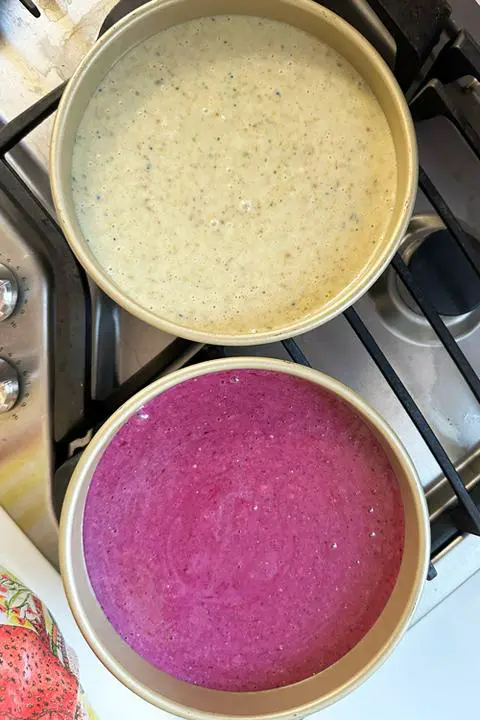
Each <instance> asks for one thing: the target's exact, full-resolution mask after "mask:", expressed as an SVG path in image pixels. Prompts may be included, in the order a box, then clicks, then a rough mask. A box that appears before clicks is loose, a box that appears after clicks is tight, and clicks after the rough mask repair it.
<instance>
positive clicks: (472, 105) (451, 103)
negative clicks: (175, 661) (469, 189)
mask: <svg viewBox="0 0 480 720" xmlns="http://www.w3.org/2000/svg"><path fill="white" fill-rule="evenodd" d="M24 4H25V5H26V6H29V9H30V10H31V11H32V12H33V13H34V14H35V12H34V10H33V8H34V6H33V3H31V2H28V1H27V0H25V2H24ZM132 4H135V5H138V4H140V3H139V2H135V0H123V3H120V4H119V6H118V7H117V8H116V9H114V11H112V13H111V14H110V15H109V16H108V18H107V20H106V22H105V23H104V25H103V26H102V31H104V30H105V29H107V26H108V25H109V24H111V22H112V21H113V20H118V19H119V17H120V16H121V15H122V14H124V13H125V11H128V10H130V9H132ZM326 4H327V5H328V6H329V7H331V9H332V10H334V11H335V10H336V11H337V12H338V8H337V7H336V5H337V4H338V3H337V2H336V0H328V1H327V3H326ZM370 4H371V6H372V8H373V9H374V11H375V12H376V13H377V14H378V15H379V17H380V19H381V20H382V21H383V22H384V23H385V26H386V27H387V29H388V30H389V32H390V33H391V34H392V36H393V38H394V40H395V42H396V46H397V56H396V64H395V73H396V76H397V78H398V80H399V82H400V84H401V86H402V88H403V89H404V91H405V92H407V91H408V89H409V87H410V86H411V84H412V83H415V81H416V79H418V78H419V77H423V75H424V73H423V68H424V66H425V63H426V61H427V59H428V58H429V56H430V55H431V53H432V50H433V49H434V47H435V45H436V44H437V42H438V40H439V37H440V34H441V32H442V30H445V31H447V32H448V33H449V35H450V36H452V35H453V37H451V39H450V40H449V41H448V42H447V43H446V44H445V45H444V47H443V49H442V50H441V51H440V53H439V54H438V57H437V59H436V60H435V61H434V62H433V64H432V65H431V67H430V69H429V70H428V74H427V78H426V80H425V82H424V83H423V84H422V85H421V88H420V91H419V92H417V94H416V95H415V98H414V99H413V101H412V102H411V105H410V107H411V110H412V114H413V117H414V119H417V120H424V119H429V118H432V117H436V116H439V115H443V116H446V117H447V118H448V119H449V120H450V121H451V122H453V123H454V125H455V126H456V127H457V129H458V130H459V132H460V133H461V134H462V135H463V137H464V138H465V139H466V140H467V142H468V143H469V145H470V147H471V148H472V150H473V151H474V152H475V154H476V155H477V157H479V158H480V142H479V136H480V114H479V108H478V105H477V103H476V101H475V98H474V97H471V95H473V94H474V93H475V92H476V91H477V85H480V84H479V76H480V48H479V47H478V45H477V44H476V43H475V42H474V40H473V39H472V38H471V37H470V36H469V34H468V33H467V32H465V31H460V32H458V31H456V28H455V25H454V24H453V23H451V22H449V16H450V8H449V6H448V4H447V3H445V2H437V0H416V1H414V2H411V3H405V2H401V3H399V2H398V1H397V0H371V2H370ZM340 6H341V4H340ZM347 19H350V18H347ZM447 23H448V24H447ZM465 77H467V81H466V82H465V81H463V80H462V79H464V78H465ZM458 81H461V82H460V84H458ZM454 82H457V85H453V84H452V83H454ZM417 84H418V80H417ZM64 87H65V86H64V85H62V86H60V87H58V88H56V89H55V90H53V91H52V92H51V93H49V94H48V95H47V96H45V97H44V98H43V99H42V100H40V101H39V102H37V103H35V104H34V105H32V106H31V107H30V108H28V109H27V110H26V111H25V112H24V113H22V114H21V115H19V116H18V117H17V118H15V119H14V120H12V121H11V122H10V123H8V124H7V125H6V126H5V127H4V128H3V129H2V130H1V131H0V157H1V158H2V160H3V162H4V163H5V162H6V161H5V159H4V156H5V154H6V153H7V152H9V151H10V150H11V149H12V148H13V147H14V146H15V145H16V144H17V143H18V142H20V141H21V140H22V139H23V138H24V137H25V136H26V135H27V134H28V133H29V132H30V131H31V130H33V129H34V128H35V127H36V126H37V125H38V124H40V123H41V122H42V121H43V120H44V119H45V118H46V117H48V116H49V115H50V114H51V113H53V112H54V111H55V110H56V108H57V106H58V103H59V101H60V98H61V95H62V92H63V89H64ZM10 172H11V173H12V177H14V178H15V182H16V183H18V182H21V181H20V180H19V178H18V176H16V174H15V173H14V171H13V170H12V169H11V168H10ZM419 184H420V188H421V189H422V190H423V192H424V194H425V195H426V197H427V198H428V200H429V201H430V202H431V204H432V205H433V207H434V208H435V210H436V211H437V213H438V215H439V216H440V218H441V219H442V220H443V222H444V223H445V226H446V228H447V229H448V230H449V231H450V234H451V236H452V237H453V238H454V240H455V241H456V242H457V243H458V245H459V247H460V248H461V249H462V251H463V252H464V253H465V255H466V257H467V259H468V261H469V262H470V263H471V265H472V267H473V268H474V270H475V272H476V273H477V275H480V270H479V268H478V266H477V264H476V258H475V257H474V255H473V253H472V252H471V244H470V243H469V242H468V237H467V236H466V235H465V232H464V230H463V229H462V227H461V225H460V223H459V222H458V220H457V219H456V218H455V216H454V214H453V213H452V211H451V209H450V208H449V206H448V203H446V202H445V200H444V198H442V196H441V194H440V192H439V191H438V190H437V188H436V187H435V184H434V182H433V181H432V179H431V178H430V177H429V176H428V175H427V173H426V172H425V171H424V169H422V168H420V174H419ZM32 199H33V198H32ZM392 267H393V268H394V269H395V271H396V273H397V274H398V275H399V277H400V278H401V280H402V282H403V283H404V284H405V286H406V287H407V289H408V290H409V292H410V293H411V295H412V297H413V298H414V299H415V302H416V303H417V305H418V307H419V308H420V310H421V311H422V312H423V314H424V316H425V318H426V319H427V320H428V321H429V323H430V325H431V326H432V328H433V330H434V331H435V333H436V334H437V335H438V337H439V339H440V340H441V342H442V344H443V346H444V347H445V350H446V351H447V352H448V354H449V355H450V357H451V358H452V360H453V362H454V363H455V365H456V367H457V369H458V371H459V372H460V373H461V375H462V376H463V378H464V380H465V382H466V383H467V385H468V386H469V388H470V390H471V391H472V393H473V394H474V396H475V398H476V399H477V400H478V401H479V402H480V379H479V378H478V376H477V375H476V373H475V372H474V370H473V368H472V367H471V365H470V363H469V362H468V360H467V358H466V357H465V355H464V354H463V352H462V351H461V349H460V347H459V346H458V344H457V343H456V341H455V340H454V338H453V337H452V335H451V333H450V331H449V330H448V328H447V327H446V326H445V324H444V322H443V320H442V318H441V317H440V315H439V314H438V312H437V311H436V310H435V308H434V307H433V305H432V303H431V302H430V300H429V299H428V298H427V297H426V293H425V291H424V288H423V287H422V285H421V284H420V283H419V282H418V281H417V280H416V279H415V278H414V277H413V275H412V273H411V272H410V270H409V268H408V266H407V265H406V264H405V262H404V261H403V259H402V258H401V257H400V255H398V254H397V255H396V256H395V257H394V259H393V260H392ZM79 271H80V272H81V273H83V270H81V268H80V269H79ZM479 282H480V279H479ZM344 317H345V318H346V320H347V322H348V323H349V324H350V326H351V328H352V330H353V331H354V332H355V334H356V335H357V336H358V338H359V339H360V340H361V342H362V343H363V345H364V347H365V348H366V350H367V351H368V353H369V354H370V356H371V357H372V359H373V361H374V362H375V364H376V365H377V367H378V369H379V370H380V372H381V373H382V375H383V377H384V378H385V379H386V381H387V383H388V384H389V386H390V388H391V389H392V390H393V392H394V393H395V395H396V396H397V398H398V399H399V401H400V402H401V404H402V406H403V407H404V409H405V411H406V412H407V414H408V415H409V417H410V418H411V420H412V422H413V423H414V425H415V426H416V428H417V430H418V431H419V433H420V435H421V436H422V438H423V440H424V441H425V443H426V445H427V446H428V448H429V449H430V451H431V452H432V454H433V456H434V457H435V459H436V461H437V462H438V464H439V466H440V467H441V469H442V471H443V473H444V475H445V477H446V478H447V479H448V481H449V482H450V484H451V486H452V488H453V490H454V492H455V494H456V496H457V498H458V503H457V505H456V507H455V508H454V509H453V510H447V511H445V512H444V513H442V514H441V515H440V516H438V517H437V518H436V519H435V520H434V521H433V522H432V523H431V534H432V557H434V556H435V555H436V554H437V553H438V552H439V551H440V550H441V549H442V548H443V547H445V546H447V545H448V543H449V542H451V541H452V539H454V538H455V537H456V536H458V535H460V534H462V533H473V534H475V535H479V536H480V510H479V507H480V488H479V487H477V488H474V490H473V491H472V492H471V493H469V492H468V491H467V489H466V488H465V485H464V483H463V482H462V479H461V477H460V475H459V473H458V472H457V470H456V469H455V467H454V465H453V463H452V462H451V460H450V459H449V457H448V455H447V453H446V452H445V450H444V448H443V447H442V445H441V443H440V442H439V440H438V438H437V437H436V435H435V433H434V432H433V430H432V428H431V427H430V426H429V424H428V422H427V421H426V419H425V417H424V416H423V414H422V413H421V411H420V410H419V408H418V406H417V405H416V403H415V401H414V400H413V398H412V397H411V395H410V393H409V392H408V390H407V388H406V387H405V385H404V384H403V382H402V381H401V380H400V378H399V377H398V375H397V374H396V372H395V370H394V369H393V367H392V366H391V364H390V363H389V361H388V360H387V358H386V357H385V355H384V353H383V352H382V350H381V348H380V347H379V345H378V344H377V342H376V340H375V338H374V337H373V336H372V334H371V333H370V331H369V330H368V328H367V327H366V326H365V325H364V323H363V322H362V320H361V319H360V317H359V315H358V314H357V313H356V311H355V310H354V309H353V308H349V309H348V310H346V311H345V313H344ZM173 345H174V346H175V348H174V349H175V351H176V352H177V354H178V355H179V356H182V355H184V356H185V357H187V356H188V355H189V351H190V350H191V349H192V346H193V345H194V344H193V343H190V342H188V341H186V340H181V339H178V340H176V341H175V342H174V343H173ZM283 345H284V347H285V349H286V350H287V352H288V354H289V355H290V357H291V359H292V360H293V361H294V362H297V363H301V364H303V365H307V366H309V365H310V363H309V360H308V358H307V357H306V356H305V355H304V353H303V352H302V350H301V349H300V347H299V346H298V344H297V343H296V342H295V340H293V339H289V340H285V341H283ZM224 354H225V353H224V350H223V348H221V347H214V346H205V347H204V348H203V349H202V350H201V351H200V352H198V353H197V354H196V355H195V358H194V360H193V362H197V361H198V360H199V359H206V358H212V357H219V356H222V355H224ZM190 355H191V353H190ZM188 362H192V360H189V361H188ZM161 372H165V357H164V354H163V353H162V354H161V355H159V356H157V357H156V358H153V360H151V361H150V362H149V363H148V364H147V365H146V366H145V367H143V368H142V369H141V370H139V371H138V372H137V373H135V375H133V376H132V377H131V378H130V379H129V380H128V381H126V382H125V383H124V384H122V385H121V386H120V387H119V388H117V389H116V390H115V391H114V392H113V393H112V394H111V396H110V397H109V398H107V399H106V400H104V401H102V402H97V401H91V403H90V407H89V408H88V409H87V412H86V415H85V417H84V419H83V421H82V423H81V426H78V427H76V428H75V431H74V432H72V433H70V434H69V436H68V437H65V438H63V440H62V441H61V442H60V443H58V445H57V466H58V465H60V464H61V463H62V462H64V461H65V460H66V459H67V457H68V454H67V448H68V444H69V443H70V441H71V440H72V439H75V438H79V437H83V436H85V435H86V433H87V432H88V431H89V430H91V428H92V427H95V426H98V425H99V424H101V423H102V422H103V421H104V420H105V419H106V418H107V417H108V416H109V415H110V414H111V413H112V412H113V411H114V410H115V409H117V408H118V407H119V406H120V405H121V404H122V403H123V402H125V400H126V399H127V398H129V397H130V396H131V395H132V394H134V393H135V392H137V391H138V390H140V389H141V388H142V387H144V386H145V385H146V384H147V383H149V382H151V381H152V380H154V379H155V378H156V377H158V375H159V374H160V373H161ZM435 575H436V571H435V569H434V567H433V566H432V565H431V566H430V572H429V578H430V579H431V578H433V577H435Z"/></svg>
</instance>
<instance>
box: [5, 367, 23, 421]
mask: <svg viewBox="0 0 480 720" xmlns="http://www.w3.org/2000/svg"><path fill="white" fill-rule="evenodd" d="M19 394H20V383H19V380H18V374H17V371H16V370H15V368H14V367H13V365H10V363H9V362H7V361H6V360H4V359H3V358H0V414H1V413H6V412H8V411H9V410H11V409H12V408H13V406H14V405H15V403H16V402H17V400H18V396H19Z"/></svg>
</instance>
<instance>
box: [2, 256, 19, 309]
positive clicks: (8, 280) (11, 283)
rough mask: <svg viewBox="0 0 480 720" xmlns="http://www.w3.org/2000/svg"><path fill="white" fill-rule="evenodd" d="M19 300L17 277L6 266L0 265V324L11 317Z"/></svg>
mask: <svg viewBox="0 0 480 720" xmlns="http://www.w3.org/2000/svg"><path fill="white" fill-rule="evenodd" d="M17 300H18V285H17V280H16V278H15V275H14V274H13V273H12V271H11V270H9V269H8V267H7V266H6V265H0V322H1V321H2V320H6V319H7V318H8V317H10V315H11V314H12V313H13V311H14V310H15V306H16V304H17Z"/></svg>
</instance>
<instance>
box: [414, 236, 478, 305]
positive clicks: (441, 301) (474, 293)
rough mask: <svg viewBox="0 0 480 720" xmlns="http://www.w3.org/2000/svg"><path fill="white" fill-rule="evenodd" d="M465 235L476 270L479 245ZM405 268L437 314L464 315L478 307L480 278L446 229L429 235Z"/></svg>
mask: <svg viewBox="0 0 480 720" xmlns="http://www.w3.org/2000/svg"><path fill="white" fill-rule="evenodd" d="M466 236H467V239H468V241H469V245H470V249H471V252H472V254H473V255H474V256H476V257H477V258H478V266H479V267H480V245H479V242H478V240H476V239H475V238H474V237H473V236H472V235H470V234H466ZM409 268H410V271H411V273H412V275H413V276H414V278H415V280H416V281H417V282H418V283H419V284H420V285H421V287H422V288H423V290H424V292H425V295H426V297H427V298H428V299H429V300H430V302H431V304H432V305H433V307H434V308H435V310H436V311H437V312H438V313H440V315H446V316H449V317H454V316H456V315H464V314H465V313H468V312H471V311H472V310H474V309H475V308H476V307H478V305H480V279H479V277H478V275H477V273H476V272H475V270H474V269H473V267H472V266H471V264H470V262H469V261H468V260H467V258H466V257H465V255H464V253H463V252H462V250H461V249H460V247H459V246H458V244H457V243H456V242H455V239H454V238H453V237H452V236H451V235H450V233H449V231H448V230H446V229H445V230H437V231H436V232H433V233H431V234H430V235H429V236H428V237H427V238H426V239H425V240H424V241H423V243H422V244H421V245H420V247H418V248H417V250H416V251H415V252H414V253H413V255H412V257H411V259H410V264H409Z"/></svg>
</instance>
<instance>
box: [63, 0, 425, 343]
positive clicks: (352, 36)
mask: <svg viewBox="0 0 480 720" xmlns="http://www.w3.org/2000/svg"><path fill="white" fill-rule="evenodd" d="M226 14H229V15H235V14H238V15H251V16H257V17H259V16H260V17H264V18H268V19H270V20H277V21H283V22H285V23H288V24H290V25H292V26H293V27H296V28H299V29H301V30H304V31H306V32H308V33H310V34H311V35H314V36H316V37H317V38H318V39H319V40H321V41H323V42H324V43H325V44H327V45H329V46H330V47H332V48H333V49H335V50H336V51H338V52H339V53H340V54H341V55H342V56H343V57H345V58H346V59H347V60H348V61H349V62H350V63H351V64H352V65H353V66H354V68H355V69H356V70H357V71H358V72H359V74H360V75H361V76H362V77H363V78H364V79H365V80H366V82H367V83H368V85H369V86H370V88H371V89H372V91H373V92H374V94H375V96H376V98H377V100H378V102H379V103H380V106H381V108H382V110H383V112H384V114H385V116H386V118H387V121H388V124H389V126H390V130H391V133H392V137H393V142H394V146H395V152H396V161H397V192H396V197H395V204H394V209H393V212H392V216H391V218H390V222H389V225H388V227H387V230H386V232H385V233H384V235H383V237H382V238H379V239H378V241H377V243H376V245H375V250H374V251H373V253H372V255H371V257H370V259H369V261H368V263H367V265H366V267H365V268H364V270H363V271H362V272H361V273H360V274H359V276H358V277H357V278H356V279H355V280H354V281H353V282H350V283H349V284H348V285H347V286H346V287H343V288H342V289H341V290H340V291H339V292H338V293H337V294H336V295H335V296H334V297H332V298H330V299H329V300H328V302H327V301H326V300H323V301H321V303H320V304H319V306H318V307H317V308H316V309H315V310H314V311H312V312H310V313H309V314H308V315H307V316H305V315H303V316H300V317H298V319H296V320H295V321H294V322H291V321H288V322H285V323H284V324H283V326H282V325H281V326H279V327H277V328H274V329H272V330H265V331H258V332H252V331H248V332H243V333H232V334H225V333H223V334H221V333H215V332H213V331H212V332H210V331H209V332H206V331H203V330H198V329H196V328H192V327H188V326H187V325H181V324H179V323H178V322H177V321H175V320H173V319H172V318H169V317H164V316H161V315H160V314H157V313H156V312H154V311H152V310H149V309H147V308H146V307H144V306H143V305H141V304H139V303H138V302H137V301H136V300H135V299H134V298H132V297H130V296H129V295H127V293H126V292H124V290H123V289H122V287H121V286H120V285H119V284H116V283H115V282H114V281H113V280H112V278H110V277H109V275H108V273H107V272H106V271H105V270H104V269H103V268H102V266H101V265H100V263H99V262H98V261H97V259H96V258H95V256H94V254H93V253H92V251H91V250H90V248H89V246H88V243H87V242H86V239H85V237H84V235H83V233H82V230H81V228H80V224H79V222H78V219H77V217H76V213H75V208H74V202H73V196H72V187H71V176H72V155H73V147H74V142H75V136H76V132H77V129H78V126H79V123H80V120H81V118H82V117H83V114H84V112H85V109H86V107H87V105H88V103H89V101H90V99H91V98H92V96H93V94H94V91H95V90H96V88H97V87H98V85H99V84H100V83H101V81H102V80H103V78H104V77H105V75H106V74H107V73H108V71H109V70H110V69H111V67H112V66H113V65H114V64H115V62H116V61H117V60H118V59H119V58H120V57H121V56H122V55H124V54H125V53H126V52H128V50H129V49H130V48H132V47H133V46H135V45H137V44H138V43H140V42H142V41H143V40H145V39H146V38H148V37H151V36H152V35H154V34H156V33H159V32H161V31H162V30H164V29H166V28H168V27H170V26H172V25H176V24H179V23H182V22H186V21H188V20H193V19H197V18H199V17H204V16H211V15H226ZM50 176H51V183H52V193H53V199H54V203H55V209H56V212H57V217H58V220H59V223H60V225H61V227H62V229H63V231H64V233H65V236H66V238H67V240H68V243H69V244H70V247H71V248H72V250H73V252H74V253H75V255H76V257H77V258H78V260H79V262H80V263H81V264H82V265H83V267H84V268H85V270H86V271H87V273H88V274H89V275H90V277H92V278H93V280H94V281H95V282H96V283H97V285H99V286H100V287H101V288H102V289H103V290H104V291H105V292H106V293H107V295H109V296H110V297H111V298H112V299H113V300H115V302H117V303H118V304H119V305H121V306H122V307H124V308H125V309H126V310H128V311H129V312H130V313H132V314H133V315H136V316H137V317H139V318H140V319H141V320H144V321H145V322H147V323H150V324H151V325H154V326H156V327H158V328H160V329H161V330H164V331H166V332H168V333H171V334H172V335H175V336H180V337H184V338H188V339H191V340H194V341H198V342H205V343H213V344H220V345H255V344H262V343H268V342H274V341H276V340H280V339H284V338H287V337H292V336H294V335H298V334H300V333H304V332H307V331H309V330H312V329H313V328H315V327H318V326H319V325H322V324H323V323H325V322H327V321H328V320H331V319H332V318H334V317H335V316H337V315H338V314H340V313H341V312H343V310H345V309H346V308H347V307H349V306H350V305H352V304H353V303H354V302H356V301H357V300H358V299H359V298H360V297H361V296H362V295H363V294H364V293H365V292H366V291H367V290H368V288H369V287H370V286H371V285H372V284H373V283H374V282H375V280H376V279H377V278H378V277H379V275H380V274H381V273H382V272H383V270H384V269H385V268H386V266H387V265H388V263H389V262H390V260H391V258H392V257H393V255H394V253H395V251H396V250H397V248H398V245H399V243H400V241H401V239H402V237H403V235H404V232H405V230H406V228H407V225H408V222H409V219H410V216H411V213H412V209H413V203H414V200H415V196H416V190H417V176H418V166H417V148H416V139H415V133H414V129H413V123H412V119H411V116H410V111H409V109H408V106H407V103H406V101H405V98H404V96H403V94H402V92H401V90H400V88H399V86H398V84H397V82H396V80H395V78H394V76H393V74H392V72H391V70H390V69H389V68H388V66H387V65H386V64H385V62H384V61H383V59H382V58H381V56H380V55H379V54H378V53H377V51H376V50H375V49H374V48H373V47H372V45H370V43H369V42H368V41H367V40H365V38H364V37H363V36H362V35H361V34H360V33H359V32H357V31H356V30H355V29H354V28H352V27H351V26H350V25H349V24H348V23H346V22H345V21H344V20H342V19H341V18H340V17H338V16H337V15H335V14H334V13H332V12H330V11H329V10H326V9H325V8H323V7H321V6H320V5H318V4H317V3H315V2H312V1H311V0H228V2H227V1H226V0H153V2H150V3H148V4H146V5H144V6H142V7H140V8H138V9H137V10H135V11H133V12H132V13H131V14H129V15H128V16H126V17H125V18H124V19H123V20H121V21H120V22H119V23H117V24H116V25H114V26H113V27H112V28H111V29H110V30H109V31H108V32H107V33H106V34H105V35H104V36H103V37H102V38H101V39H100V40H99V41H98V42H97V43H96V44H95V45H94V47H93V48H92V49H91V50H90V52H89V53H88V54H87V55H86V57H85V59H84V60H83V61H82V62H81V64H80V65H79V67H78V69H77V70H76V72H75V73H74V75H73V77H72V78H71V80H70V81H69V83H68V85H67V88H66V90H65V92H64V94H63V97H62V100H61V103H60V106H59V109H58V111H57V115H56V120H55V125H54V129H53V136H52V144H51V156H50Z"/></svg>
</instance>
